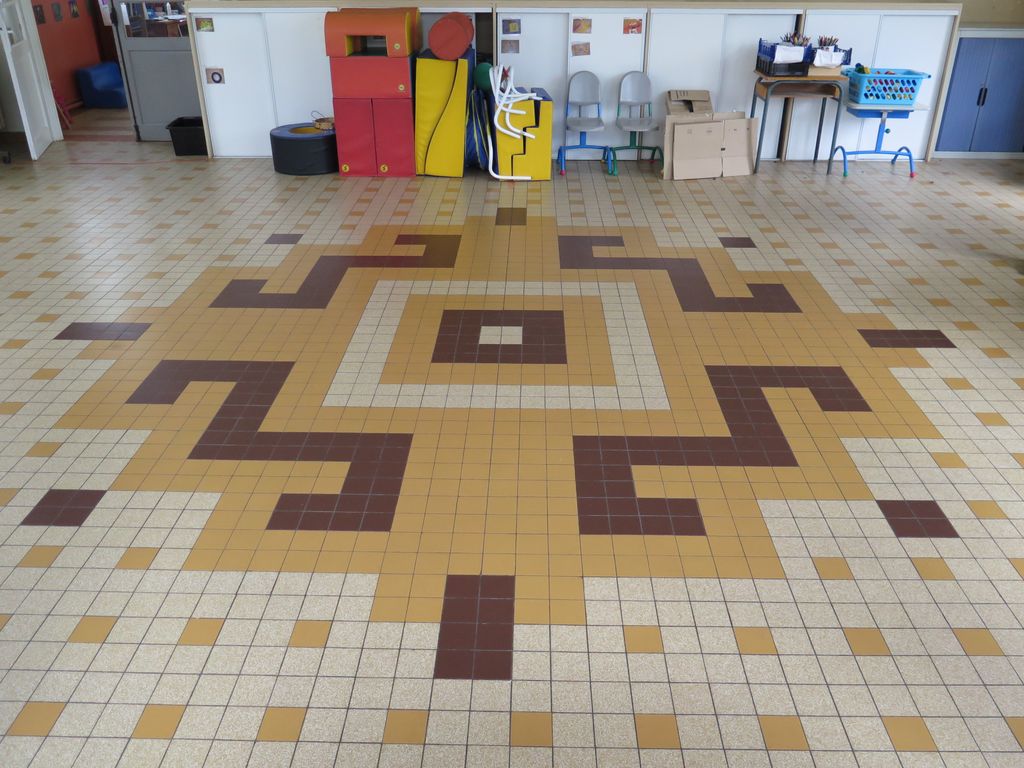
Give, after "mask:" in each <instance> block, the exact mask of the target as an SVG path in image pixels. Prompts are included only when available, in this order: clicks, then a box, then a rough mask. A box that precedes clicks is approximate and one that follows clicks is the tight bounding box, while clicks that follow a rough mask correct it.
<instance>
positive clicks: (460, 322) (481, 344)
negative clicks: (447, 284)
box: [431, 309, 568, 365]
mask: <svg viewBox="0 0 1024 768" xmlns="http://www.w3.org/2000/svg"><path fill="white" fill-rule="evenodd" d="M492 327H496V328H510V329H511V328H514V329H518V331H519V333H520V334H521V339H522V341H521V343H515V342H512V343H505V342H498V343H492V342H490V341H489V340H488V339H487V338H486V337H485V336H484V334H483V332H482V329H487V328H492ZM567 361H568V358H567V353H566V348H565V315H564V314H563V313H562V312H561V311H557V310H550V311H544V310H529V309H525V310H524V309H519V310H515V309H511V310H510V309H503V310H487V309H446V310H445V311H444V313H443V314H442V315H441V327H440V328H439V329H438V332H437V339H436V340H435V342H434V353H433V355H432V356H431V362H434V363H476V364H480V363H511V364H516V365H524V364H525V365H540V364H544V365H564V364H565V363H566V362H567Z"/></svg>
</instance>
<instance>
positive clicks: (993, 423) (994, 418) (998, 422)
mask: <svg viewBox="0 0 1024 768" xmlns="http://www.w3.org/2000/svg"><path fill="white" fill-rule="evenodd" d="M974 415H975V416H976V417H977V419H978V421H980V422H981V423H982V424H984V425H985V426H986V427H1008V426H1010V422H1008V421H1007V420H1006V419H1005V418H1003V417H1002V416H1001V415H1000V414H998V413H991V412H976V413H975V414H974Z"/></svg>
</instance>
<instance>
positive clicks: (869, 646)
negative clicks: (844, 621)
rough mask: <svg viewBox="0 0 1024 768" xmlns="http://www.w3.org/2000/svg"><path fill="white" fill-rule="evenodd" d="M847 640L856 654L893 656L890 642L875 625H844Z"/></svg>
mask: <svg viewBox="0 0 1024 768" xmlns="http://www.w3.org/2000/svg"><path fill="white" fill-rule="evenodd" d="M843 634H844V635H846V642H847V643H849V644H850V650H851V651H853V655H854V656H891V655H892V651H890V650H889V644H888V643H886V642H885V638H884V637H883V636H882V633H881V631H880V630H878V629H876V628H874V627H843Z"/></svg>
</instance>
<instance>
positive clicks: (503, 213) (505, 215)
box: [494, 208, 526, 227]
mask: <svg viewBox="0 0 1024 768" xmlns="http://www.w3.org/2000/svg"><path fill="white" fill-rule="evenodd" d="M494 223H495V224H497V225H498V226H506V227H507V226H512V227H525V226H526V209H525V208H498V212H497V213H496V214H495V216H494Z"/></svg>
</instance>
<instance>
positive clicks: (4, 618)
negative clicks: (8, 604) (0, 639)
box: [0, 613, 11, 630]
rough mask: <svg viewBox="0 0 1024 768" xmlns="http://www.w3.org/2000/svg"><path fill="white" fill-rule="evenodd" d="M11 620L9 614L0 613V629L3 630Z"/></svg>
mask: <svg viewBox="0 0 1024 768" xmlns="http://www.w3.org/2000/svg"><path fill="white" fill-rule="evenodd" d="M10 620H11V614H9V613H0V630H3V628H4V627H6V626H7V622H8V621H10Z"/></svg>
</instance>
